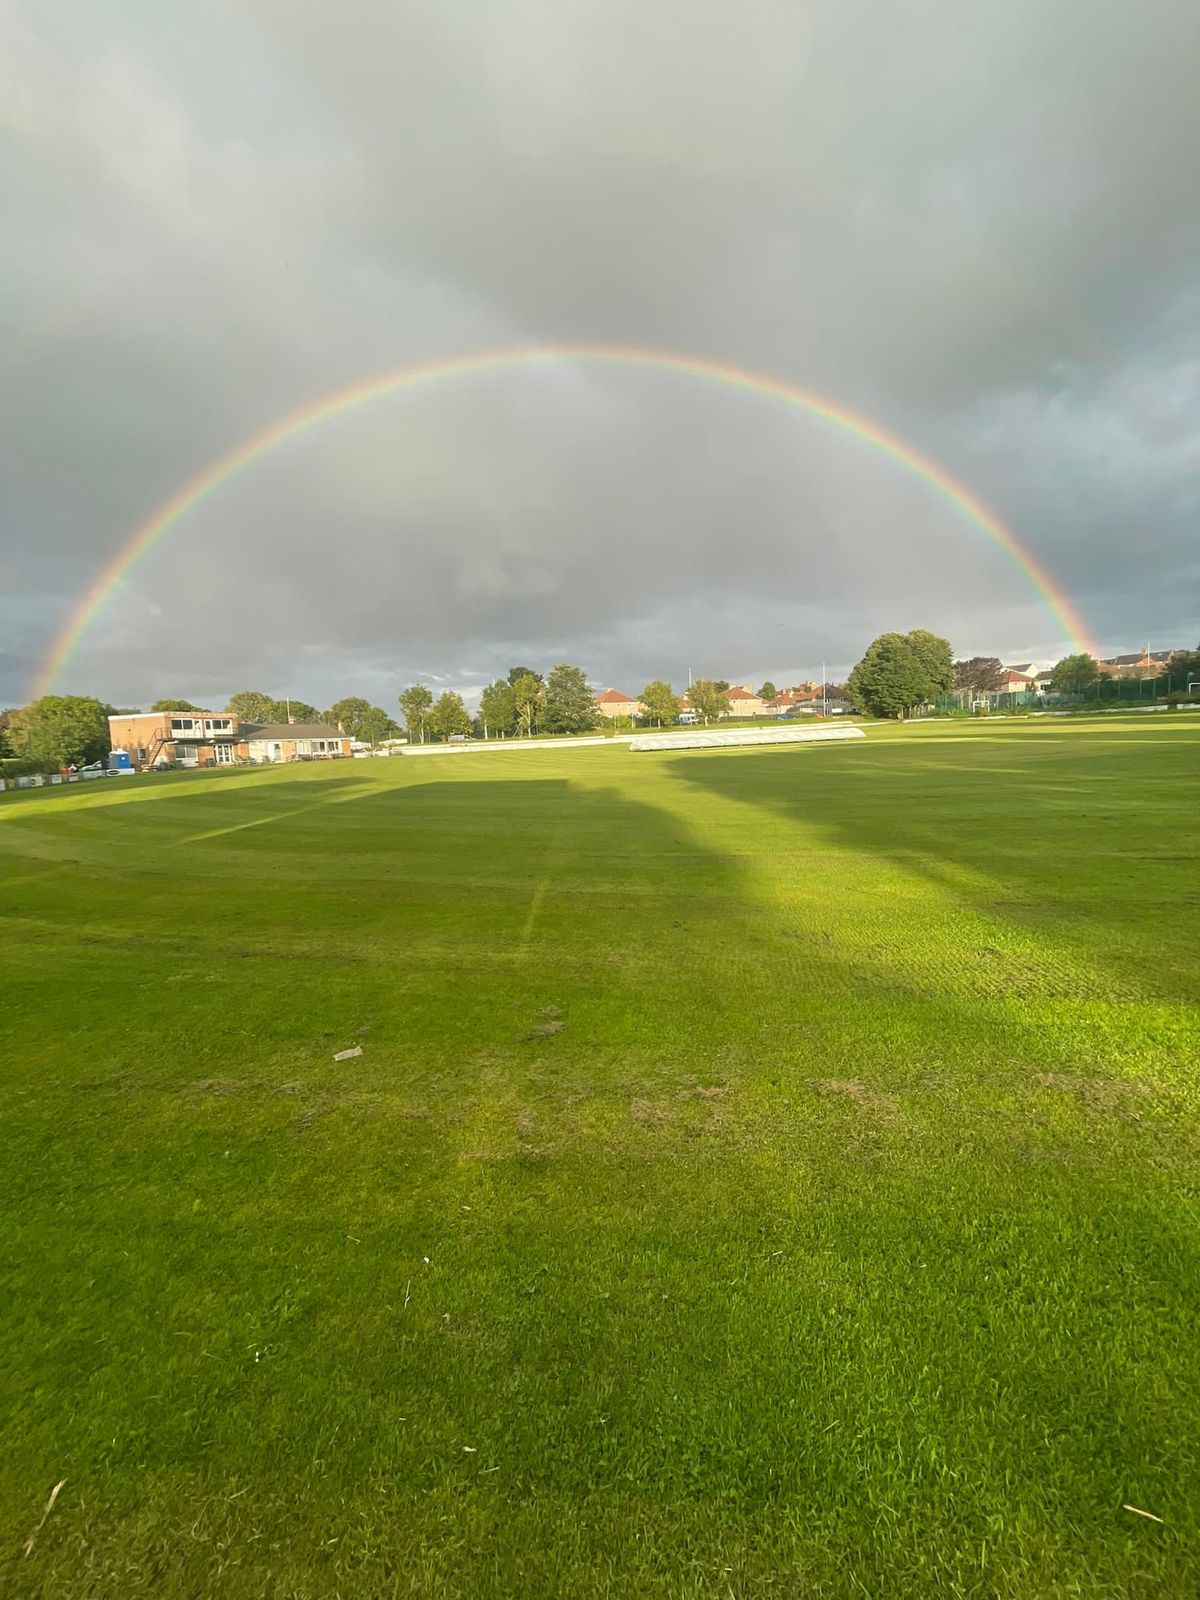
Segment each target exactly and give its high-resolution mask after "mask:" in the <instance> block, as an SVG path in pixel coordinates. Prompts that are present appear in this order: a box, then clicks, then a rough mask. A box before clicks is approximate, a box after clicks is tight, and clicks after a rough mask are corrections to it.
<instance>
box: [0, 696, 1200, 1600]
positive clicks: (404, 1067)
mask: <svg viewBox="0 0 1200 1600" xmlns="http://www.w3.org/2000/svg"><path fill="white" fill-rule="evenodd" d="M1151 723H1153V725H1150V724H1151ZM1198 777H1200V727H1198V726H1196V725H1195V724H1189V723H1188V722H1187V721H1186V719H1184V718H1182V717H1180V718H1167V717H1163V718H1161V719H1151V718H1142V719H1138V720H1135V719H1132V718H1131V719H1129V720H1128V721H1121V720H1120V719H1116V718H1112V717H1106V718H1103V719H1100V718H1098V719H1096V720H1095V721H1093V722H1088V721H1082V720H1079V721H1072V722H1069V723H1068V722H1066V721H1065V720H1064V721H1049V720H1047V721H1046V722H1043V723H1040V724H1036V725H1034V724H1020V723H1012V724H1002V723H990V724H986V725H984V726H982V727H980V726H970V725H967V726H958V725H948V724H944V723H942V724H937V725H924V726H920V727H914V728H912V729H897V730H888V729H872V730H870V732H869V733H868V736H867V738H866V739H865V740H863V741H861V742H857V743H854V744H848V745H845V746H834V747H826V748H807V749H806V748H799V749H786V748H784V749H773V750H764V751H754V750H735V751H725V752H694V753H690V754H685V753H670V754H663V755H632V754H630V753H629V752H628V751H627V750H626V749H624V748H620V747H616V748H607V749H588V750H577V751H570V750H563V751H557V752H556V751H554V750H553V749H547V750H546V751H545V752H541V751H539V752H535V753H531V754H523V755H519V756H518V755H510V756H500V755H486V754H480V755H479V756H478V757H475V758H472V757H471V756H465V755H464V756H458V757H455V758H454V759H452V760H451V759H446V760H440V761H439V760H436V759H431V760H425V761H407V760H402V759H393V760H391V761H386V762H385V761H375V762H355V763H345V764H341V763H338V764H333V765H329V766H324V765H321V766H317V765H314V766H312V767H304V768H292V769H280V770H268V771H261V772H236V773H232V774H226V773H212V774H200V775H193V774H177V775H171V776H167V777H157V778H153V777H152V778H145V779H140V778H139V779H132V780H120V781H118V780H111V781H109V782H106V783H104V784H96V785H94V786H89V787H87V788H82V787H80V788H72V789H65V790H55V791H53V792H48V791H42V792H35V793H30V794H17V795H8V796H5V797H4V798H3V800H0V913H2V914H3V919H4V920H3V932H4V938H5V969H6V975H7V979H8V982H7V985H6V989H5V998H4V1005H3V1031H4V1040H3V1043H4V1046H5V1049H4V1060H5V1066H4V1070H3V1076H2V1079H0V1129H2V1133H0V1139H2V1147H0V1184H2V1186H3V1202H4V1213H3V1214H4V1218H5V1226H4V1230H3V1236H2V1246H0V1259H2V1263H3V1265H2V1274H3V1276H2V1282H0V1291H2V1294H3V1306H4V1317H3V1322H2V1331H0V1445H2V1448H0V1593H2V1594H3V1595H5V1596H6V1597H10V1596H11V1597H24V1596H39V1597H45V1600H50V1597H53V1600H83V1597H87V1600H100V1597H104V1600H110V1597H111V1600H136V1597H143V1596H144V1597H154V1600H177V1597H178V1600H182V1597H189V1600H191V1597H197V1596H206V1597H207V1596H210V1595H220V1596H221V1597H229V1600H252V1597H253V1600H261V1597H268V1596H269V1597H276V1596H278V1597H283V1596H287V1597H289V1600H334V1597H355V1600H357V1597H362V1596H372V1597H373V1596H406V1595H431V1596H462V1597H476V1596H488V1597H491V1596H495V1597H500V1596H504V1597H508V1596H518V1595H519V1596H545V1597H555V1600H558V1597H567V1596H570V1597H576V1596H600V1595H604V1596H631V1595H636V1596H663V1597H667V1596H670V1597H677V1596H710V1595H711V1596H714V1597H721V1600H727V1597H729V1596H734V1597H737V1600H742V1597H749V1596H772V1597H774V1596H779V1597H788V1600H791V1597H808V1596H829V1597H842V1596H847V1597H849V1596H862V1595H869V1596H887V1597H910V1596H911V1597H913V1600H916V1597H921V1600H925V1597H929V1596H967V1595H971V1596H976V1595H977V1596H1011V1597H1017V1596H1020V1597H1028V1596H1037V1597H1043V1596H1080V1597H1083V1596H1086V1597H1088V1600H1094V1597H1114V1600H1115V1597H1117V1596H1120V1597H1126V1596H1145V1597H1147V1600H1149V1597H1156V1600H1157V1597H1160V1596H1180V1597H1183V1596H1188V1597H1192V1596H1194V1595H1195V1594H1196V1592H1197V1588H1198V1587H1200V1544H1198V1543H1197V1540H1198V1538H1200V1384H1198V1383H1197V1376H1198V1372H1200V1356H1198V1352H1200V1315H1198V1303H1200V1296H1198V1291H1197V1286H1198V1284H1200V1241H1198V1235H1197V1230H1196V1220H1197V1218H1196V1193H1197V1188H1196V1185H1197V1176H1198V1174H1200V1140H1198V1138H1197V1129H1198V1126H1200V1124H1198V1121H1197V1115H1196V1112H1197V1087H1196V1086H1197V1064H1198V1060H1200V1050H1198V1047H1197V1046H1198V1038H1200V1030H1198V1029H1197V1018H1196V1009H1195V997H1196V995H1197V993H1198V992H1200V959H1198V954H1197V952H1198V948H1200V942H1198V940H1197V909H1198V906H1200V871H1198V866H1200V861H1198V854H1200V826H1198V824H1200V807H1198V806H1197V804H1196V794H1197V778H1198ZM354 1044H361V1046H362V1049H363V1054H362V1056H361V1057H360V1058H358V1059H355V1060H351V1061H347V1062H343V1063H336V1064H335V1063H334V1061H333V1059H332V1058H333V1054H334V1052H335V1051H336V1050H340V1049H343V1048H346V1047H348V1046H351V1045H354ZM64 1478H65V1479H66V1485H65V1487H64V1488H63V1490H62V1492H61V1494H60V1496H59V1499H58V1502H57V1504H56V1505H55V1507H54V1509H53V1511H52V1512H51V1514H50V1516H49V1517H48V1518H47V1519H46V1522H45V1525H44V1526H43V1527H42V1528H41V1531H40V1533H39V1534H38V1536H37V1539H36V1543H35V1545H34V1548H33V1551H32V1554H31V1555H29V1556H24V1555H23V1554H22V1546H23V1544H24V1542H25V1540H26V1538H27V1537H28V1535H29V1534H30V1533H31V1532H32V1531H33V1529H34V1528H35V1527H36V1525H37V1523H38V1520H39V1517H40V1516H41V1514H42V1509H43V1506H44V1505H45V1502H46V1499H47V1496H48V1494H49V1491H50V1489H51V1487H52V1486H53V1485H54V1484H55V1483H57V1482H58V1481H59V1480H60V1479H64ZM1126 1502H1128V1503H1131V1504H1133V1505H1136V1506H1139V1507H1142V1508H1144V1509H1145V1510H1147V1511H1150V1512H1153V1513H1154V1514H1155V1515H1156V1516H1158V1517H1161V1518H1162V1519H1163V1520H1162V1523H1161V1524H1159V1523H1156V1522H1151V1521H1148V1520H1146V1519H1144V1518H1142V1517H1139V1516H1136V1515H1133V1514H1132V1513H1130V1512H1128V1511H1125V1510H1123V1509H1122V1506H1123V1504H1124V1503H1126Z"/></svg>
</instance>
